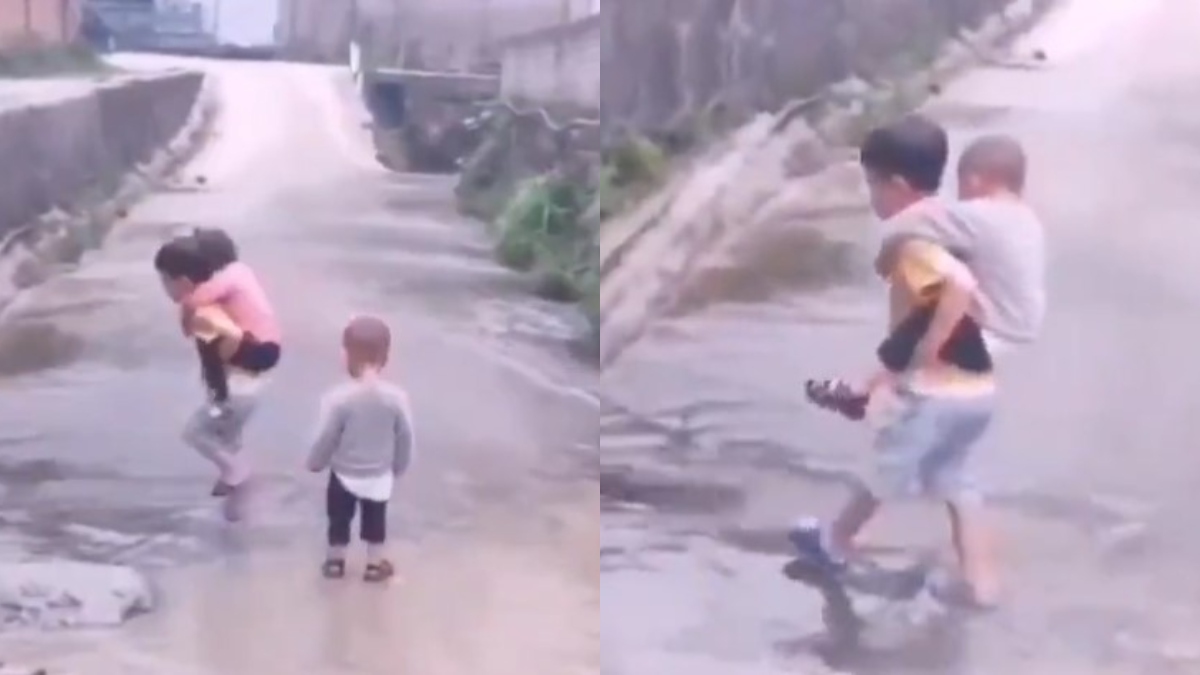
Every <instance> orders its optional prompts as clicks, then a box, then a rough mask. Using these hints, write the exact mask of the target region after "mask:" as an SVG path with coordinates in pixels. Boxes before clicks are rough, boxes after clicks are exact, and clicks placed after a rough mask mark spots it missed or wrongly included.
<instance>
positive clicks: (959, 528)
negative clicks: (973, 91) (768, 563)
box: [791, 115, 1045, 608]
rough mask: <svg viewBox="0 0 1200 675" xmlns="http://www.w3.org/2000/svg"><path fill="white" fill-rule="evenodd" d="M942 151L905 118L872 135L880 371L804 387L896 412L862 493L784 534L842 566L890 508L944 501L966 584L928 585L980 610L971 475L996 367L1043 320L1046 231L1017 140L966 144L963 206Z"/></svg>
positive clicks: (985, 546)
mask: <svg viewBox="0 0 1200 675" xmlns="http://www.w3.org/2000/svg"><path fill="white" fill-rule="evenodd" d="M948 155H949V143H948V140H947V136H946V133H945V131H944V130H943V129H942V128H941V127H940V126H938V125H937V124H936V123H934V122H932V121H930V120H927V119H925V118H923V117H920V116H915V115H914V116H910V117H907V118H905V119H903V120H900V121H899V122H896V123H895V124H892V125H889V126H887V127H883V128H880V129H877V130H875V131H874V132H872V133H871V134H870V135H869V136H868V138H867V140H866V141H865V142H864V145H863V148H862V165H863V168H864V170H865V172H866V175H867V182H868V185H869V188H870V192H871V197H872V206H873V207H874V209H875V211H876V212H877V213H878V214H879V215H880V217H882V218H884V220H885V227H887V228H888V230H889V236H888V237H887V238H886V240H885V242H884V244H883V246H882V247H881V251H880V256H879V260H878V268H879V271H880V273H881V274H882V275H883V276H884V277H885V278H886V279H887V280H888V282H889V293H890V301H891V302H890V310H891V312H890V314H891V316H890V319H891V321H890V333H889V335H888V337H887V338H886V339H885V340H884V341H883V343H882V344H881V345H880V347H879V350H878V352H877V354H878V356H879V359H880V361H881V363H882V365H883V369H881V370H880V371H879V372H878V373H877V374H876V375H874V376H873V377H871V378H870V380H869V382H868V383H867V385H866V386H865V387H855V386H853V385H850V384H847V383H845V382H842V381H839V380H829V381H822V382H810V383H809V384H808V394H809V397H810V398H811V399H812V400H813V401H814V402H815V403H817V404H818V405H820V406H822V407H826V408H829V409H832V410H835V411H837V412H839V413H841V414H843V415H845V416H847V417H850V418H851V419H862V418H863V416H864V415H865V411H866V408H867V404H868V401H869V400H870V398H871V397H872V396H873V395H874V394H877V393H881V392H883V391H885V390H890V391H891V392H892V393H893V395H894V396H895V398H896V399H897V405H898V406H899V408H900V409H899V410H897V411H896V414H895V415H894V416H893V418H892V419H890V420H889V421H887V422H886V423H884V424H883V425H882V427H881V428H880V429H879V430H878V432H877V436H876V441H875V450H876V460H877V465H878V466H877V474H876V476H875V480H873V481H868V484H867V485H864V486H862V487H861V488H859V489H858V490H857V492H856V494H855V495H854V497H853V499H852V500H851V502H850V503H849V504H848V505H847V506H846V508H845V509H844V510H843V511H842V512H841V514H840V515H839V516H838V518H837V519H836V520H835V521H834V522H833V524H832V526H831V527H830V528H829V529H828V530H826V529H824V528H821V527H820V526H819V525H818V524H816V523H804V524H801V525H800V526H799V527H797V529H795V530H794V531H793V532H792V535H791V537H792V541H793V543H794V544H795V545H796V547H797V548H798V549H799V552H800V554H801V555H802V556H804V557H806V558H807V559H809V560H810V561H811V562H814V563H816V564H818V565H820V566H821V567H823V568H825V569H827V570H828V571H829V572H831V573H839V572H841V571H842V570H844V568H845V566H846V562H847V560H848V557H849V556H850V554H851V553H852V552H853V548H854V542H855V539H856V538H857V537H858V535H859V533H860V532H861V531H862V530H863V529H864V528H865V526H866V525H867V524H868V523H869V522H870V520H871V519H872V518H873V517H874V516H875V514H876V513H877V511H878V510H879V507H880V506H881V505H882V503H883V501H884V500H886V499H894V498H904V497H911V496H925V497H932V498H936V499H940V500H942V501H944V502H945V503H946V506H947V510H948V513H949V516H950V524H951V530H952V534H953V540H954V545H955V549H956V553H957V556H958V561H959V565H960V570H961V573H962V578H963V581H964V582H965V583H964V584H962V585H954V586H951V587H946V588H940V589H935V591H936V592H937V593H938V594H939V595H940V596H941V597H942V598H943V599H944V600H946V601H948V602H954V603H957V604H965V605H968V606H971V607H976V608H988V607H991V606H993V605H994V604H995V603H996V602H998V599H999V593H1000V591H999V581H998V574H997V570H996V569H995V568H996V561H995V559H994V555H995V552H994V550H993V549H994V544H993V534H992V532H991V530H990V528H989V527H988V526H987V524H986V522H985V521H984V515H985V514H984V509H983V501H982V496H981V495H980V493H979V492H978V490H977V488H976V486H975V485H974V484H973V483H972V481H971V479H970V476H969V474H968V471H967V463H968V460H969V458H970V454H971V451H972V450H973V448H974V446H975V445H976V443H977V442H978V440H979V439H980V438H981V437H982V436H983V434H984V432H985V431H986V429H987V428H988V425H989V424H990V422H991V418H992V414H993V409H994V398H995V391H996V381H995V377H994V364H993V359H994V358H995V357H996V356H997V355H999V354H1001V353H1002V352H1003V351H1004V350H1005V349H1006V348H1007V347H1009V346H1012V345H1017V344H1024V343H1028V342H1030V341H1032V340H1033V339H1034V338H1035V337H1036V335H1037V333H1038V330H1039V328H1040V324H1041V321H1042V316H1043V314H1044V311H1045V292H1044V267H1045V260H1044V255H1045V253H1044V241H1043V238H1044V233H1043V231H1042V228H1041V225H1040V223H1039V222H1038V219H1037V218H1036V216H1035V215H1034V213H1033V212H1032V210H1030V209H1029V208H1028V207H1027V206H1026V205H1025V204H1024V203H1023V202H1022V200H1021V193H1022V190H1023V188H1024V181H1025V157H1024V153H1023V152H1022V150H1021V147H1020V145H1019V143H1017V142H1016V141H1015V140H1013V139H1011V138H1008V137H1004V136H990V137H985V138H982V139H979V140H977V141H975V142H974V143H972V144H971V146H970V147H969V148H967V150H966V151H965V152H964V153H963V156H962V158H961V161H960V163H959V167H958V174H959V176H958V178H959V190H960V198H961V200H960V201H959V202H954V203H942V202H939V201H937V200H936V198H935V197H934V195H935V194H936V192H937V190H938V189H939V187H940V184H941V176H942V173H943V170H944V168H945V164H946V162H947V159H948Z"/></svg>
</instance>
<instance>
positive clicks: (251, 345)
mask: <svg viewBox="0 0 1200 675" xmlns="http://www.w3.org/2000/svg"><path fill="white" fill-rule="evenodd" d="M196 351H197V352H198V353H199V355H200V372H201V374H202V375H203V376H204V384H205V385H206V386H207V387H208V390H209V392H211V393H212V395H213V400H215V401H216V402H218V403H224V402H225V401H227V400H229V375H228V373H227V372H225V368H226V365H230V366H235V367H237V368H241V369H242V370H245V371H248V372H251V373H254V374H255V375H261V374H263V373H265V372H267V371H269V370H271V369H272V368H274V367H275V366H277V365H279V358H280V355H281V353H282V350H281V349H280V347H279V345H278V344H277V343H274V342H259V341H258V340H257V339H255V337H254V336H253V335H250V334H249V333H246V334H245V335H244V336H242V340H241V342H239V343H238V346H237V349H236V350H235V351H234V352H233V356H232V357H231V358H230V359H229V362H228V364H226V362H225V360H224V359H222V358H221V352H220V340H212V341H209V342H205V341H203V340H196Z"/></svg>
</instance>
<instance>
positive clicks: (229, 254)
mask: <svg viewBox="0 0 1200 675" xmlns="http://www.w3.org/2000/svg"><path fill="white" fill-rule="evenodd" d="M192 237H194V238H195V239H196V244H197V246H198V247H199V248H200V253H201V254H202V255H204V257H205V258H206V259H207V260H208V261H209V262H210V263H212V266H213V270H214V271H215V270H220V269H221V268H223V267H225V266H226V265H230V264H232V263H235V262H237V260H238V249H237V244H235V243H234V242H233V237H230V236H229V233H228V232H226V231H225V230H222V229H221V228H219V227H197V228H196V229H195V230H193V231H192Z"/></svg>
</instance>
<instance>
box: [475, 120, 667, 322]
mask: <svg viewBox="0 0 1200 675" xmlns="http://www.w3.org/2000/svg"><path fill="white" fill-rule="evenodd" d="M668 161H669V160H668V158H667V154H666V153H665V152H664V151H663V150H662V149H660V148H659V147H658V146H657V145H655V144H654V143H653V142H651V141H649V140H646V139H644V138H640V137H637V138H631V139H629V140H628V141H626V142H624V143H621V144H619V145H617V146H615V147H613V148H612V149H611V150H609V151H607V152H605V153H604V155H603V158H602V163H601V166H600V167H598V168H597V167H594V166H593V167H591V168H590V169H589V170H587V171H578V170H576V171H570V170H569V169H568V168H566V167H565V166H564V167H560V168H559V169H557V170H554V171H551V172H548V173H545V174H542V175H540V176H537V177H534V178H531V179H528V180H526V181H524V182H523V183H521V184H520V185H519V187H518V188H517V189H516V190H515V193H514V194H512V196H511V197H510V198H509V199H508V200H507V203H506V205H505V206H504V208H503V209H502V210H501V212H500V214H499V216H497V217H496V218H495V219H494V223H495V229H496V257H497V259H498V260H499V261H500V262H501V263H502V264H504V265H505V266H507V267H510V268H512V269H515V270H519V271H522V272H529V273H531V274H532V275H533V277H534V279H535V280H536V292H537V294H538V295H539V296H541V297H543V298H547V299H550V300H554V301H557V302H571V303H578V305H579V306H580V309H581V310H582V311H583V313H584V315H585V316H586V317H587V319H588V322H589V324H590V325H591V326H592V335H591V338H592V340H593V341H597V342H596V344H599V343H598V340H599V326H600V270H599V245H598V243H597V241H596V236H597V233H598V232H599V229H600V223H601V222H603V221H604V220H607V219H608V218H611V217H613V216H614V215H616V214H618V213H620V212H621V211H624V210H625V209H627V208H629V207H630V206H631V205H633V204H634V203H636V202H637V201H638V200H640V199H642V198H644V197H646V196H647V195H649V194H650V193H651V192H652V191H653V190H654V189H655V188H657V187H658V186H660V185H661V184H662V182H663V180H665V178H666V176H667V170H668ZM581 174H586V175H581Z"/></svg>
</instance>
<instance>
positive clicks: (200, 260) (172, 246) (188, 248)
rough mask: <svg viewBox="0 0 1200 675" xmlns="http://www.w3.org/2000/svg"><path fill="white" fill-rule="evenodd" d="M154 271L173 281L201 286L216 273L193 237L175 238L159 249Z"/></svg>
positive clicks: (155, 257)
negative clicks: (181, 280)
mask: <svg viewBox="0 0 1200 675" xmlns="http://www.w3.org/2000/svg"><path fill="white" fill-rule="evenodd" d="M154 269H156V270H158V272H159V273H160V274H163V275H165V276H168V277H170V278H172V279H187V280H188V281H191V282H192V283H196V284H201V283H204V282H205V281H208V280H209V279H211V278H212V275H213V273H214V272H215V271H216V270H215V269H214V268H213V265H212V263H211V262H209V261H208V259H207V258H206V257H205V255H204V253H203V252H202V251H201V249H200V244H199V242H197V241H196V238H195V237H193V236H191V235H186V236H182V237H175V238H174V239H172V240H170V241H168V242H167V243H165V244H163V245H162V246H161V247H159V249H158V252H157V253H155V254H154Z"/></svg>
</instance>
